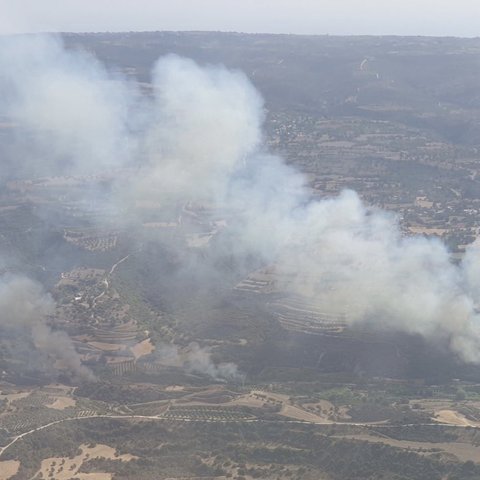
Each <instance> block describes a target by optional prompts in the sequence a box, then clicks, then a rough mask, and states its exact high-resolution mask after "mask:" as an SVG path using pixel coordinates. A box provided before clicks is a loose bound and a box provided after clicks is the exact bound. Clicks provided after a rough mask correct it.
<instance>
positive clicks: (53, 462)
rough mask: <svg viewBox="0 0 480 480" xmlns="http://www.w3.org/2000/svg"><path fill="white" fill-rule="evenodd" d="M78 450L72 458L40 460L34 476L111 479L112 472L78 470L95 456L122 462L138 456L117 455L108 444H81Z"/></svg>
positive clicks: (57, 479) (58, 479)
mask: <svg viewBox="0 0 480 480" xmlns="http://www.w3.org/2000/svg"><path fill="white" fill-rule="evenodd" d="M80 450H81V453H80V454H79V455H77V456H75V457H73V458H69V457H51V458H46V459H45V460H42V464H41V467H40V470H38V472H37V473H36V474H35V478H55V480H70V479H71V478H74V477H75V478H79V479H82V480H87V479H89V480H111V479H112V475H113V474H112V473H109V472H94V473H80V472H79V470H80V469H81V467H82V465H83V464H84V463H85V462H88V461H90V460H93V459H96V458H105V459H107V460H119V461H122V462H129V461H130V460H134V459H136V458H138V457H135V456H133V455H128V454H125V455H118V453H117V451H116V450H115V449H114V448H112V447H109V446H108V445H95V446H94V447H89V446H87V445H81V446H80Z"/></svg>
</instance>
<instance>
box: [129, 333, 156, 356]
mask: <svg viewBox="0 0 480 480" xmlns="http://www.w3.org/2000/svg"><path fill="white" fill-rule="evenodd" d="M154 350H155V346H154V345H153V344H152V342H151V340H150V339H149V338H147V339H146V340H143V341H142V342H139V343H137V344H136V345H134V346H133V347H130V351H131V352H132V353H133V356H134V357H135V360H137V359H138V358H140V357H143V356H145V355H148V354H150V353H152V352H153V351H154Z"/></svg>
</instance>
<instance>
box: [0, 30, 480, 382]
mask: <svg viewBox="0 0 480 480" xmlns="http://www.w3.org/2000/svg"><path fill="white" fill-rule="evenodd" d="M0 72H1V75H0V88H1V90H2V92H4V95H3V96H2V98H3V99H4V100H3V104H2V115H4V116H6V117H8V118H11V119H12V120H13V121H14V122H15V123H17V124H18V125H19V126H20V128H21V129H22V131H23V132H28V136H27V137H25V136H22V138H16V139H14V141H13V142H12V143H11V144H10V146H9V149H10V150H9V151H8V152H7V154H6V156H7V157H8V158H15V164H14V167H13V168H14V169H17V172H19V173H21V174H23V175H25V172H27V173H28V172H31V174H32V175H33V176H35V175H42V174H44V175H52V174H62V175H77V174H100V173H106V172H111V171H116V170H118V171H120V170H122V169H128V171H129V172H131V173H129V176H128V182H125V180H122V181H121V182H120V183H119V184H118V186H116V187H115V185H114V188H113V193H112V195H111V197H110V202H111V203H112V207H114V208H115V209H116V210H119V211H128V212H130V213H131V212H134V214H132V215H133V216H135V217H136V218H137V220H138V216H139V215H141V213H140V212H139V211H138V210H137V209H136V206H137V204H138V203H141V202H143V203H145V202H149V203H151V204H154V205H161V206H162V208H164V209H168V208H172V211H174V208H176V205H178V203H182V202H184V203H186V202H194V203H197V204H204V205H208V206H209V207H210V208H212V209H217V210H218V209H221V210H223V211H226V212H230V215H229V220H228V222H227V224H226V226H225V231H226V232H228V233H229V235H228V236H227V235H225V236H222V235H219V240H218V242H219V247H221V246H222V241H223V239H224V237H226V238H228V242H229V243H228V244H226V245H225V247H224V248H223V249H222V248H218V252H222V251H225V250H229V251H230V253H231V254H232V255H233V256H234V257H235V258H238V259H240V260H239V261H240V262H241V260H242V259H244V258H247V257H252V256H253V257H255V258H257V259H258V260H259V262H260V263H261V264H262V265H271V264H274V265H275V267H276V269H277V271H278V273H279V276H280V277H284V278H288V282H286V283H285V285H284V289H285V291H286V292H287V293H291V294H300V295H302V296H305V297H308V298H316V299H317V300H318V301H321V302H323V303H325V304H326V305H329V307H330V308H332V309H334V310H337V311H338V312H340V313H344V314H345V315H346V319H347V321H348V322H349V323H350V324H366V325H369V326H371V327H372V328H380V329H387V330H391V331H399V332H406V333H412V334H419V335H421V336H423V337H424V338H426V339H427V340H429V341H432V342H437V341H439V342H443V343H445V342H446V343H448V345H449V347H450V349H451V350H452V352H454V353H455V354H456V355H458V356H459V357H460V358H461V359H462V360H463V361H466V362H475V363H478V362H480V317H479V315H478V313H477V311H476V305H477V304H478V303H480V284H479V282H478V275H477V272H478V271H479V269H480V255H479V249H478V245H476V244H474V245H473V246H472V247H471V248H470V249H468V251H467V254H466V256H465V259H464V260H463V262H462V263H461V264H460V265H454V264H453V263H452V261H451V258H450V255H449V252H448V249H447V247H446V246H445V245H444V244H443V243H442V242H441V241H439V240H434V239H425V238H423V237H405V236H403V235H402V234H401V232H400V229H399V226H398V219H397V218H395V217H394V216H393V215H392V214H389V213H386V212H384V211H382V210H380V209H378V208H373V207H369V206H366V205H364V204H363V203H362V201H361V200H360V198H359V197H358V195H357V194H356V193H355V192H353V191H344V192H343V193H342V194H341V195H340V196H338V197H336V198H329V199H326V200H316V199H314V198H312V197H311V195H310V192H309V189H308V188H307V186H306V183H307V182H306V179H305V178H304V176H303V175H302V174H300V173H299V172H298V171H296V170H295V169H294V168H292V167H290V166H288V165H286V164H285V163H284V162H283V161H282V159H280V158H278V157H276V156H272V155H270V154H269V153H268V152H266V151H265V147H264V145H263V142H262V131H261V127H262V121H263V116H264V112H263V105H262V100H261V98H260V96H259V94H258V93H257V92H256V91H255V89H254V87H253V86H252V85H251V83H250V82H249V81H248V79H247V77H246V76H245V75H243V74H242V73H241V72H237V71H229V70H227V69H225V68H224V67H222V66H200V65H198V64H196V63H194V62H193V61H192V60H189V59H184V58H180V57H177V56H167V57H164V58H160V59H159V60H158V62H157V63H156V65H155V67H154V69H153V72H152V92H151V95H145V94H141V93H140V92H139V91H138V90H137V88H136V87H135V86H133V85H132V84H131V83H130V82H128V81H127V80H125V79H123V78H122V77H121V76H120V75H118V74H113V73H111V72H110V71H108V70H107V69H106V68H105V67H104V66H102V65H101V64H100V63H99V62H98V61H97V60H95V59H94V58H93V57H92V56H90V55H89V54H86V53H85V52H80V51H66V50H65V49H64V48H63V47H62V44H61V41H60V40H59V39H57V38H52V37H44V36H34V37H18V38H5V39H2V40H1V41H0ZM132 172H133V173H132ZM8 173H9V175H11V173H12V172H11V170H9V172H8ZM6 176H7V175H6V172H5V171H3V172H2V174H1V177H2V178H6ZM91 193H92V192H91V191H89V193H88V195H91ZM130 218H131V216H128V215H127V216H126V217H125V218H124V219H122V220H118V221H119V222H125V223H127V225H129V226H130V224H129V223H128V222H129V219H130ZM140 220H141V218H140ZM132 225H134V224H132ZM232 239H233V241H232ZM179 248H181V247H179ZM216 254H217V252H216V251H212V252H210V256H209V258H208V259H207V260H205V262H204V264H202V265H201V267H200V266H192V265H189V268H190V267H191V268H203V269H205V270H214V269H215V268H216V264H217V262H216V257H215V256H216ZM218 255H220V253H218ZM160 274H161V273H160V272H159V275H160ZM217 275H221V272H220V273H218V272H217ZM29 282H30V281H29V280H25V279H24V280H22V281H21V285H20V286H21V288H20V289H19V294H21V295H27V296H29V297H32V298H39V302H40V305H42V306H43V307H46V310H47V313H48V311H49V309H51V300H48V299H47V300H45V298H46V297H44V296H43V294H41V293H39V290H38V287H36V286H34V284H31V283H29ZM22 285H23V286H22ZM25 286H26V287H28V288H24V287H25ZM32 289H33V290H34V291H33V293H32ZM3 290H4V291H3V294H2V291H0V302H3V301H4V302H5V304H6V305H8V309H7V308H5V309H2V314H1V315H2V316H4V315H7V314H6V313H5V312H10V313H8V315H7V317H8V319H7V320H3V321H0V323H5V322H8V323H9V324H10V323H17V322H20V323H22V322H27V323H28V324H29V325H30V323H31V322H32V316H35V318H36V319H38V320H35V321H36V322H37V323H38V325H39V326H38V325H37V326H35V327H32V332H33V333H34V334H35V333H39V335H37V340H38V341H37V343H38V344H41V345H43V347H44V348H46V349H50V348H51V346H49V341H48V338H49V336H50V333H49V332H45V326H44V323H43V321H42V320H41V318H42V315H43V314H42V312H40V313H38V311H37V309H36V308H32V309H29V311H28V312H27V313H25V312H24V310H22V309H20V308H17V304H22V305H24V304H25V302H24V299H17V297H16V293H15V295H13V294H12V284H11V283H9V282H7V283H5V285H4V287H3ZM15 292H17V289H15ZM29 292H30V293H29ZM2 295H3V297H2ZM18 302H20V303H18ZM32 302H34V304H36V301H35V300H32ZM26 305H27V306H28V304H26ZM43 307H42V309H40V310H41V311H43ZM7 317H5V318H7ZM55 340H56V341H55V345H56V347H55V348H57V349H58V348H60V347H59V345H64V348H65V351H67V352H71V351H72V348H71V346H70V345H69V344H68V340H67V339H63V338H60V337H55ZM57 340H60V341H57ZM62 348H63V347H62ZM55 353H57V354H58V353H59V351H58V350H57V351H56V352H55ZM197 353H198V352H197ZM62 355H63V354H62V353H60V356H62ZM62 358H63V357H62ZM69 358H70V357H69ZM71 358H73V357H71ZM177 363H178V362H177ZM200 363H201V362H200ZM207 363H208V362H207ZM73 364H74V365H73V367H72V368H74V369H77V368H80V366H79V364H78V362H77V361H76V360H73ZM189 368H190V367H189ZM208 368H211V369H212V368H213V369H214V370H213V373H211V374H212V375H214V376H215V375H218V369H220V368H221V367H220V366H211V364H210V363H208ZM208 368H207V369H208ZM215 369H216V370H215Z"/></svg>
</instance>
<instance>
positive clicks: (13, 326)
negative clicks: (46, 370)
mask: <svg viewBox="0 0 480 480" xmlns="http://www.w3.org/2000/svg"><path fill="white" fill-rule="evenodd" d="M54 310H55V302H54V301H53V299H52V297H51V296H50V295H49V294H47V293H45V292H44V290H43V288H42V286H41V285H40V284H39V283H37V282H34V281H33V280H30V279H29V278H27V277H24V276H19V275H4V276H3V277H2V278H0V327H2V328H4V329H5V331H4V333H5V332H6V333H7V334H8V331H9V330H19V329H20V330H23V331H27V332H29V334H30V335H31V339H32V341H33V344H34V346H35V348H36V349H37V350H38V351H39V352H41V353H44V354H47V355H52V356H53V357H54V358H55V359H56V360H58V361H60V362H61V363H62V364H63V368H65V369H67V370H68V371H69V372H70V373H71V374H73V375H74V376H75V377H77V378H79V379H83V380H93V379H94V376H93V374H92V373H91V372H90V370H89V369H88V368H86V367H84V366H83V365H82V363H81V360H80V358H79V356H78V354H77V352H76V351H75V348H74V346H73V343H72V341H71V340H70V338H69V337H68V335H67V334H66V333H65V332H62V331H53V330H52V329H51V328H50V327H49V326H48V324H47V317H48V316H49V315H52V314H53V313H54ZM12 347H13V349H16V348H19V347H20V346H19V345H13V346H12Z"/></svg>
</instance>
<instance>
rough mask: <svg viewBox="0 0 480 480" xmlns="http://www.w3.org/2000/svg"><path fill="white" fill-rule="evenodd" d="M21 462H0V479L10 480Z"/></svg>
mask: <svg viewBox="0 0 480 480" xmlns="http://www.w3.org/2000/svg"><path fill="white" fill-rule="evenodd" d="M19 468H20V462H19V461H18V460H5V461H3V462H0V480H8V479H9V478H12V477H13V476H14V475H16V473H17V472H18V469H19Z"/></svg>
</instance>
